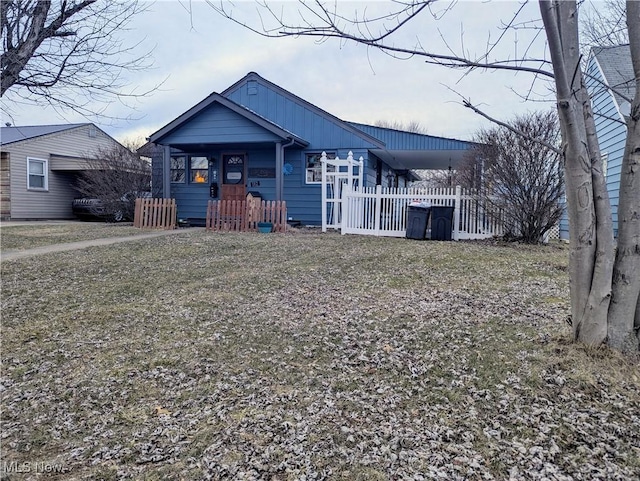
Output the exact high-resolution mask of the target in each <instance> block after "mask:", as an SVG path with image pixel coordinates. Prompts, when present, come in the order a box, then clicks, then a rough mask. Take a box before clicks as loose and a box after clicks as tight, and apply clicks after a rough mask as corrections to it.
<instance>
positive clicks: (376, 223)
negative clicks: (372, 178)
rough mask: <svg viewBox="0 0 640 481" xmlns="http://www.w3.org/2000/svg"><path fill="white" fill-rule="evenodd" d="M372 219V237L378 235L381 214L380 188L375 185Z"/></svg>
mask: <svg viewBox="0 0 640 481" xmlns="http://www.w3.org/2000/svg"><path fill="white" fill-rule="evenodd" d="M375 203H376V205H375V207H374V214H373V215H374V218H373V235H380V215H381V214H382V186H381V185H376V197H375Z"/></svg>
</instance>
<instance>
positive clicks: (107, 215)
mask: <svg viewBox="0 0 640 481" xmlns="http://www.w3.org/2000/svg"><path fill="white" fill-rule="evenodd" d="M138 197H142V198H148V197H151V192H127V193H126V194H124V195H122V197H120V199H119V200H117V201H104V200H102V199H96V198H90V197H82V198H79V199H73V201H72V203H71V209H72V211H73V215H75V216H76V217H78V218H79V219H81V220H96V219H101V220H106V221H108V222H122V221H126V220H129V221H131V220H133V214H134V207H135V202H136V198H138Z"/></svg>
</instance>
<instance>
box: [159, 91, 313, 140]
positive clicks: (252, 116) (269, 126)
mask: <svg viewBox="0 0 640 481" xmlns="http://www.w3.org/2000/svg"><path fill="white" fill-rule="evenodd" d="M215 103H218V104H220V105H222V106H224V107H226V108H228V109H229V110H231V111H233V112H235V113H237V114H239V115H241V116H243V117H245V118H246V119H247V120H250V121H251V122H253V123H255V124H256V125H259V126H260V127H262V128H264V129H265V130H267V131H269V132H271V133H273V134H275V135H277V136H278V137H281V138H282V139H283V140H286V139H292V140H294V141H295V142H296V143H298V144H299V145H302V146H306V145H308V142H307V141H306V140H304V139H302V138H300V137H298V136H297V135H295V134H294V133H292V132H289V131H288V130H286V129H284V128H282V127H280V126H279V125H277V124H275V123H273V122H271V121H270V120H268V119H265V118H264V117H262V116H261V115H258V114H257V113H255V112H253V111H252V110H249V109H247V108H246V107H243V106H242V105H240V104H237V103H236V102H234V101H233V100H230V99H228V98H226V97H223V96H222V95H220V94H219V93H217V92H213V93H212V94H211V95H209V96H208V97H207V98H206V99H204V100H202V101H200V102H198V103H197V104H196V105H195V106H193V107H191V108H190V109H189V110H187V111H186V112H185V113H183V114H182V115H180V116H179V117H177V118H176V119H174V120H172V121H171V122H169V123H168V124H167V125H165V126H164V127H162V128H161V129H160V130H158V131H156V132H154V133H153V134H151V135H150V136H149V139H148V140H149V142H152V143H159V142H160V141H161V140H162V138H163V137H166V136H167V135H169V134H170V133H171V132H173V131H174V130H176V129H177V128H179V127H180V126H181V125H183V124H184V123H185V122H187V121H189V120H191V119H192V118H194V117H195V116H196V115H198V114H199V113H200V112H202V111H203V110H205V109H206V108H208V107H209V106H211V105H213V104H215Z"/></svg>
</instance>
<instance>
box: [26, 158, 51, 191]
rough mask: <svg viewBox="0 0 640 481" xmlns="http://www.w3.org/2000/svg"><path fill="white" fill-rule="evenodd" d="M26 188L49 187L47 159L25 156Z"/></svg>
mask: <svg viewBox="0 0 640 481" xmlns="http://www.w3.org/2000/svg"><path fill="white" fill-rule="evenodd" d="M27 189H30V190H48V189H49V162H48V161H47V160H45V159H35V158H33V157H27Z"/></svg>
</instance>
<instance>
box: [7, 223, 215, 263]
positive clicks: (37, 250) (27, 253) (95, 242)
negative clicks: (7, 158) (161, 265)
mask: <svg viewBox="0 0 640 481" xmlns="http://www.w3.org/2000/svg"><path fill="white" fill-rule="evenodd" d="M199 230H204V227H190V228H189V229H186V230H185V229H175V230H160V231H155V232H150V233H148V234H140V235H131V236H125V237H107V238H104V239H91V240H86V241H78V242H67V243H64V244H51V245H48V246H41V247H34V248H33V249H25V250H20V251H16V250H13V251H6V252H2V253H1V254H0V261H9V260H13V259H22V258H25V257H32V256H38V255H41V254H49V253H51V252H66V251H73V250H78V249H85V248H87V247H96V246H108V245H111V244H118V243H120V242H132V241H137V240H143V239H152V238H154V237H162V236H166V235H174V234H181V233H184V232H194V231H199Z"/></svg>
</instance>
